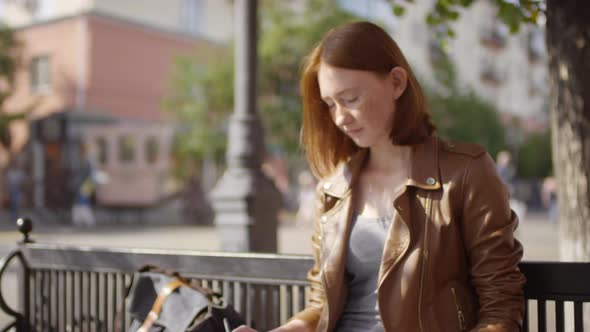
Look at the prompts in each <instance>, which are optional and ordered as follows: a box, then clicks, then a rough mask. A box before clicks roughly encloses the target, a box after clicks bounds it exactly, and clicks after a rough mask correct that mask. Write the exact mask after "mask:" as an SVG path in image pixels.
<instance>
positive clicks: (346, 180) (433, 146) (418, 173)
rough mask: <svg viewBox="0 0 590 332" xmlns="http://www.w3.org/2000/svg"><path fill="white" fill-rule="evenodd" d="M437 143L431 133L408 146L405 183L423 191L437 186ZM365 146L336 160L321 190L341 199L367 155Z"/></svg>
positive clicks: (356, 176)
mask: <svg viewBox="0 0 590 332" xmlns="http://www.w3.org/2000/svg"><path fill="white" fill-rule="evenodd" d="M438 144H439V139H438V138H437V137H435V136H431V137H428V138H426V139H425V140H424V142H422V143H419V144H416V145H414V146H412V155H411V157H410V174H409V176H408V179H407V180H406V186H413V187H417V188H422V189H426V190H436V189H439V188H440V174H439V171H438V153H439V149H438ZM368 152H369V151H368V149H361V150H359V151H358V152H357V153H356V154H355V155H353V156H352V157H351V158H350V160H349V161H348V162H342V163H340V164H339V165H338V166H337V167H336V169H335V170H334V172H332V174H330V175H329V176H327V177H326V178H325V179H324V181H323V183H322V189H323V191H324V192H325V193H326V194H328V195H330V196H333V197H338V198H342V197H344V196H345V195H346V194H348V192H349V191H350V188H351V187H352V185H353V184H354V182H355V181H356V179H357V178H358V176H359V174H360V171H361V169H362V166H363V164H364V163H365V161H366V159H367V156H368V155H369V153H368Z"/></svg>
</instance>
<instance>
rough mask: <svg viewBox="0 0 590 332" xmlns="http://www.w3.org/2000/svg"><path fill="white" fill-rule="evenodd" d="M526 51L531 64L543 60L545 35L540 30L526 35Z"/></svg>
mask: <svg viewBox="0 0 590 332" xmlns="http://www.w3.org/2000/svg"><path fill="white" fill-rule="evenodd" d="M527 46H528V47H527V51H528V56H529V61H530V62H531V63H539V62H541V60H543V59H544V58H545V52H546V46H545V34H544V32H543V31H542V30H534V31H532V32H531V33H530V34H529V35H528V40H527Z"/></svg>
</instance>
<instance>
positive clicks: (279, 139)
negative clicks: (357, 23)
mask: <svg viewBox="0 0 590 332" xmlns="http://www.w3.org/2000/svg"><path fill="white" fill-rule="evenodd" d="M357 19H358V18H357V17H356V16H354V15H352V14H350V13H349V12H346V11H344V10H342V9H340V8H339V6H338V4H337V1H335V0H327V1H325V0H324V1H321V0H306V1H305V6H304V10H303V13H301V14H299V13H297V12H294V9H293V6H292V4H290V3H289V2H286V1H265V2H263V7H262V15H261V22H262V24H261V25H262V29H261V30H262V33H261V40H260V53H259V57H260V95H261V97H262V98H261V100H260V107H261V116H262V119H263V121H264V124H265V127H266V128H268V135H267V138H268V141H269V143H270V144H272V145H274V146H279V147H280V148H281V149H283V150H285V151H286V152H287V153H288V154H290V155H295V153H296V152H298V149H299V130H300V128H301V100H300V96H299V92H298V83H299V74H300V66H301V61H302V59H303V58H304V57H305V55H306V54H307V53H308V52H309V51H310V50H311V49H312V48H313V47H314V45H315V44H316V43H318V41H319V40H320V39H321V38H322V36H323V35H324V34H325V33H326V32H327V31H328V30H329V29H331V28H333V27H335V26H337V25H340V24H342V23H344V22H349V21H353V20H357Z"/></svg>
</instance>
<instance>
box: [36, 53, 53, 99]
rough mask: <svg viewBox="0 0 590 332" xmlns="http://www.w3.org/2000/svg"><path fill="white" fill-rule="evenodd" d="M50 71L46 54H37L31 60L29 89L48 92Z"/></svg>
mask: <svg viewBox="0 0 590 332" xmlns="http://www.w3.org/2000/svg"><path fill="white" fill-rule="evenodd" d="M50 86H51V73H50V66H49V57H48V56H37V57H34V58H33V60H32V61H31V90H32V91H33V92H34V93H46V92H49V90H50Z"/></svg>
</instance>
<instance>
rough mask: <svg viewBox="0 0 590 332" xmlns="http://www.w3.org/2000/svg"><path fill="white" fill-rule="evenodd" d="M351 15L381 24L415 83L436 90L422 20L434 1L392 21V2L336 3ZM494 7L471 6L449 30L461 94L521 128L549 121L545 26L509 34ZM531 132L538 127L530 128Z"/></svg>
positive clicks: (428, 34)
mask: <svg viewBox="0 0 590 332" xmlns="http://www.w3.org/2000/svg"><path fill="white" fill-rule="evenodd" d="M340 3H341V5H342V6H343V7H344V8H347V9H349V10H351V11H353V12H354V13H356V14H358V15H361V16H363V17H367V18H369V19H371V20H375V21H377V22H380V23H381V24H382V25H383V26H385V27H386V28H388V29H389V31H390V33H391V34H392V36H393V38H394V39H395V41H396V42H397V43H398V44H399V46H400V48H401V49H402V50H403V51H404V54H405V55H406V57H407V59H408V61H409V62H410V63H411V65H412V67H413V69H414V71H415V72H416V73H417V75H418V76H419V78H420V79H421V80H422V81H424V82H426V83H428V84H431V85H433V84H435V82H434V80H433V77H434V73H433V65H432V64H433V61H435V60H436V57H437V56H438V55H439V53H440V48H439V47H438V43H437V41H436V40H435V39H434V38H433V37H434V31H433V30H432V29H433V28H432V27H430V26H429V25H428V24H427V23H426V15H427V14H428V12H430V11H431V9H432V8H433V7H434V5H435V1H429V0H424V1H414V2H413V3H407V4H404V6H405V8H406V10H405V14H404V15H403V16H402V17H396V16H395V15H393V12H392V8H391V1H387V0H366V1H362V2H360V1H355V0H340ZM497 11H498V9H497V7H496V6H495V5H494V4H493V3H492V1H475V2H474V3H473V4H472V5H471V7H469V8H468V9H463V10H462V12H461V17H460V18H459V20H458V21H457V22H455V23H453V24H452V27H453V28H454V30H455V31H456V33H457V36H456V38H454V39H451V40H450V43H449V50H448V51H449V55H450V58H451V59H452V61H453V63H454V64H455V67H456V71H457V78H458V82H459V84H460V86H461V88H462V89H464V90H472V91H474V92H476V93H477V94H478V95H480V96H481V97H483V98H484V99H486V100H487V101H489V102H491V103H492V104H493V105H495V106H496V108H497V109H498V110H499V111H500V112H502V113H507V114H509V115H513V116H517V117H519V118H521V119H523V120H525V122H527V121H528V122H531V121H532V122H545V123H546V121H547V104H546V103H547V97H548V78H547V54H546V48H545V40H544V38H545V32H544V27H543V25H541V26H539V27H532V26H522V27H521V30H520V32H519V33H517V34H514V35H512V34H510V33H509V30H508V28H507V27H505V26H504V25H503V24H502V23H501V22H500V21H499V20H498V19H497V18H496V13H497ZM528 126H530V127H534V128H537V127H538V126H536V125H533V124H528Z"/></svg>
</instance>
